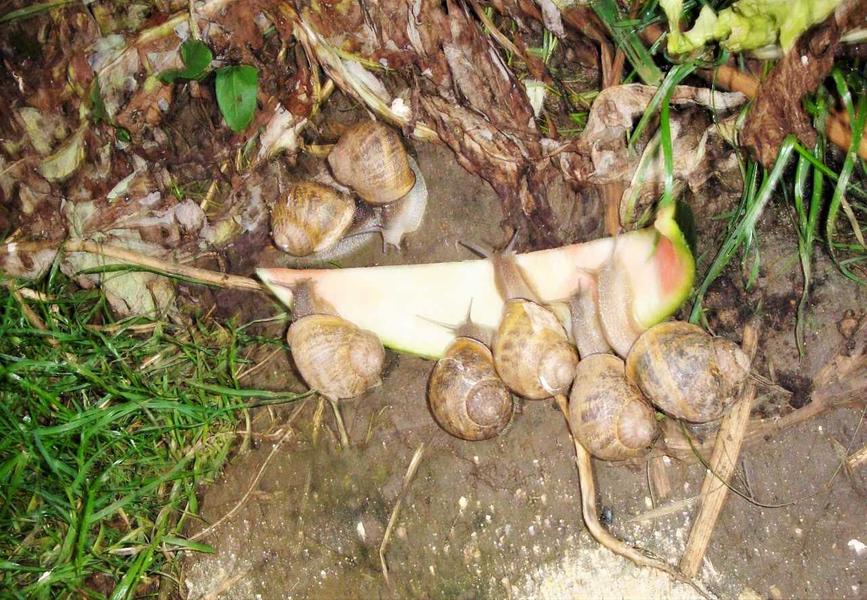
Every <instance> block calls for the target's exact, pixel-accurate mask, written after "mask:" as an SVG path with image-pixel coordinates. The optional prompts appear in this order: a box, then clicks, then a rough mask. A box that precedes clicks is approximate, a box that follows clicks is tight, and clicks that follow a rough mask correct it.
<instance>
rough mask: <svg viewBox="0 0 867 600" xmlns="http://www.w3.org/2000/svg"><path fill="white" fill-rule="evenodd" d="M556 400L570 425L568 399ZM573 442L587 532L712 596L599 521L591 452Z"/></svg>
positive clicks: (642, 564) (637, 561)
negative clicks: (615, 534)
mask: <svg viewBox="0 0 867 600" xmlns="http://www.w3.org/2000/svg"><path fill="white" fill-rule="evenodd" d="M554 399H555V400H556V401H557V405H558V406H559V407H560V410H561V411H562V413H563V416H564V417H566V423H567V425H568V423H569V406H568V402H567V400H566V397H565V396H564V395H562V394H558V395H557V396H555V397H554ZM570 435H571V429H570ZM572 442H573V443H574V445H575V463H576V465H577V466H578V485H579V486H580V488H581V513H582V515H583V516H584V524H585V525H586V526H587V530H588V531H589V532H590V535H592V536H593V539H595V540H596V541H597V542H599V543H600V544H602V545H603V546H605V547H606V548H608V549H609V550H611V551H612V552H613V553H614V554H618V555H620V556H623V557H624V558H628V559H629V560H631V561H632V562H634V563H635V564H636V565H638V566H640V567H649V568H651V569H657V570H659V571H662V572H663V573H666V574H667V575H669V576H671V577H673V578H674V579H676V580H678V581H681V582H683V583H686V584H687V585H690V586H691V587H692V588H693V589H695V590H696V591H697V592H699V593H700V594H701V595H702V596H704V597H708V594H707V592H706V591H704V590H703V589H702V588H701V587H699V585H698V584H697V583H696V582H695V581H693V580H692V579H691V578H689V577H687V576H686V575H684V574H683V573H681V572H680V571H678V570H677V568H675V567H674V566H672V565H670V564H668V563H666V562H663V561H661V560H659V559H657V558H652V557H650V556H647V555H646V554H644V552H643V551H641V550H639V549H638V548H634V547H632V546H630V545H628V544H627V543H626V542H624V541H623V540H620V539H618V538H617V537H615V536H614V535H612V534H611V533H610V532H609V531H608V530H607V529H605V528H604V527H603V526H602V524H601V523H600V522H599V512H598V511H597V509H596V481H595V479H594V477H593V461H592V459H591V457H590V453H589V452H588V451H587V449H586V448H584V446H582V445H581V444H580V442H578V440H577V439H575V436H572Z"/></svg>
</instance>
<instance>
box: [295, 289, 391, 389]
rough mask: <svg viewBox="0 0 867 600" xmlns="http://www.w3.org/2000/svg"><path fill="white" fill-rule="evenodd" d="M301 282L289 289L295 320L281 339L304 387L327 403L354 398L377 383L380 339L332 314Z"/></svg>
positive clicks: (382, 352)
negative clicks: (286, 343) (288, 348)
mask: <svg viewBox="0 0 867 600" xmlns="http://www.w3.org/2000/svg"><path fill="white" fill-rule="evenodd" d="M311 288H312V284H310V283H309V282H303V283H301V284H299V285H298V286H297V287H296V288H295V290H294V296H295V310H294V313H295V316H296V317H297V318H296V320H295V321H294V322H293V323H292V325H291V326H290V327H289V332H288V333H287V335H286V340H287V342H288V343H289V347H290V348H291V351H292V358H293V359H294V361H295V366H296V367H298V371H299V373H300V374H301V377H302V378H303V379H304V381H305V383H307V385H308V386H309V387H310V388H311V389H314V390H316V391H317V392H319V393H321V394H322V395H323V396H326V397H327V398H329V399H331V400H339V399H345V398H354V397H355V396H359V395H361V394H363V393H364V392H366V391H367V390H369V389H370V388H372V387H375V386H377V385H379V384H380V383H381V381H382V380H381V376H380V374H381V373H382V367H383V364H384V362H385V349H384V348H383V346H382V342H381V341H380V339H379V338H378V337H377V336H376V335H375V334H374V333H371V332H370V331H366V330H364V329H361V328H360V327H358V326H356V325H355V324H353V323H351V322H349V321H347V320H346V319H344V318H342V317H340V316H338V315H336V314H333V309H331V307H330V306H329V305H327V304H326V303H324V302H322V301H321V300H320V299H319V298H318V297H317V296H316V295H315V292H314V291H313V290H312V289H311Z"/></svg>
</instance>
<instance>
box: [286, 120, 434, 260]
mask: <svg viewBox="0 0 867 600" xmlns="http://www.w3.org/2000/svg"><path fill="white" fill-rule="evenodd" d="M327 160H328V165H329V166H330V167H331V173H332V175H333V176H334V180H336V182H337V183H338V184H339V185H343V186H346V187H348V188H350V189H351V190H352V191H353V192H355V194H356V195H358V197H359V198H360V199H361V200H362V203H361V204H360V205H359V206H356V202H355V200H354V199H353V198H352V197H351V196H350V195H349V194H347V193H343V192H341V191H340V190H338V189H336V188H335V187H334V186H332V185H326V184H324V183H319V182H316V181H297V182H294V183H292V184H291V185H290V186H289V189H288V190H287V192H286V194H285V195H284V196H283V197H282V198H281V199H280V200H279V201H278V202H277V203H276V204H275V205H274V207H273V208H272V209H271V235H272V238H273V239H274V243H275V244H276V245H277V247H278V248H280V249H281V250H283V251H284V252H287V253H288V254H291V255H292V256H296V257H306V256H313V257H317V255H319V258H323V259H325V258H328V257H329V255H328V254H325V253H328V252H329V251H332V250H333V249H334V248H335V247H336V246H337V245H338V244H339V243H340V242H341V241H343V240H345V239H348V238H350V237H353V236H359V235H363V234H368V233H373V232H379V233H381V234H382V238H383V244H384V247H385V248H387V247H388V246H400V243H401V240H402V239H403V237H404V236H405V235H406V234H408V233H412V232H413V231H415V230H416V229H417V228H418V227H419V225H420V224H421V220H422V218H423V216H424V212H425V208H426V205H427V188H426V186H425V182H424V178H423V177H422V175H421V172H420V171H419V168H418V165H417V164H416V163H415V161H414V160H413V159H412V157H411V156H409V155H408V154H407V152H406V150H405V149H404V147H403V144H402V143H401V140H400V136H399V135H398V134H397V132H395V131H394V130H392V129H391V128H389V127H388V126H386V125H384V124H382V123H379V122H377V121H362V122H360V123H357V124H356V125H354V126H352V127H350V128H349V129H348V130H347V131H346V132H345V133H344V134H343V135H342V136H341V137H340V139H339V140H338V142H337V143H336V144H335V145H334V147H333V148H332V149H331V151H330V153H329V154H328V159H327Z"/></svg>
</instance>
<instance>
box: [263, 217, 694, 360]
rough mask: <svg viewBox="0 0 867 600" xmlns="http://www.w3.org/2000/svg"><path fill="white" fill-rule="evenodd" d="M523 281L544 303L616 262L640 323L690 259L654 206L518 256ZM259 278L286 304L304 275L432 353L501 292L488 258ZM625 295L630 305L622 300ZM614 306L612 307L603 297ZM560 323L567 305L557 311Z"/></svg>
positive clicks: (412, 348)
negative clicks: (626, 227)
mask: <svg viewBox="0 0 867 600" xmlns="http://www.w3.org/2000/svg"><path fill="white" fill-rule="evenodd" d="M516 259H517V261H518V264H519V265H520V266H521V267H522V269H523V270H524V273H525V274H526V276H527V278H528V280H529V282H530V284H531V285H532V286H533V288H534V289H535V290H536V292H537V293H538V294H539V296H540V298H541V299H542V300H543V301H544V302H547V303H561V302H568V300H569V298H570V297H571V296H572V295H573V294H574V293H575V292H576V291H577V290H578V289H580V287H581V286H582V282H583V284H584V286H585V287H586V285H587V284H588V283H589V282H588V281H587V278H588V277H591V276H592V274H593V273H595V272H597V271H598V270H599V269H600V268H601V267H602V266H603V265H605V264H606V263H608V262H609V261H612V260H613V261H615V264H617V265H620V266H622V270H621V271H622V276H623V277H624V278H626V280H627V283H628V285H627V287H628V289H630V290H633V291H634V298H632V302H629V303H624V305H623V306H622V307H620V309H621V310H630V312H631V315H630V316H631V320H632V321H633V322H634V323H637V324H639V325H640V326H642V327H643V328H648V327H650V326H652V325H654V324H656V323H658V322H660V321H662V320H663V319H665V318H666V317H668V316H669V315H670V314H671V313H673V312H674V311H675V310H677V308H678V306H680V304H681V303H682V302H683V300H684V299H685V298H686V296H687V295H688V294H689V290H690V288H691V287H692V281H693V273H694V268H695V267H694V262H693V259H692V255H691V254H690V252H689V249H688V247H687V245H686V242H685V241H684V239H683V236H682V235H681V233H680V230H679V229H678V227H677V224H676V223H675V222H674V220H673V215H672V214H668V213H666V214H664V215H660V217H659V218H658V219H657V222H656V223H655V225H654V227H651V228H647V229H642V230H639V231H633V232H630V233H626V234H623V235H620V236H618V237H617V238H603V239H599V240H594V241H592V242H586V243H583V244H573V245H570V246H563V247H561V248H552V249H550V250H540V251H538V252H530V253H527V254H520V255H518V256H517V257H516ZM257 273H258V275H259V278H260V279H261V280H262V281H263V282H264V283H265V284H266V285H267V286H268V287H269V288H270V289H271V290H272V291H273V292H274V294H275V295H276V296H277V298H278V299H280V300H281V301H282V302H283V303H285V304H286V305H287V306H289V307H290V308H291V306H292V286H293V285H295V284H296V283H297V282H299V281H303V280H305V279H309V280H311V281H312V282H314V283H315V290H316V293H317V294H319V296H320V297H321V298H322V299H324V300H326V301H327V302H328V303H330V304H331V305H332V306H333V307H334V309H335V310H336V311H337V313H338V314H339V315H340V316H341V317H343V318H345V319H347V320H349V321H351V322H353V323H355V324H356V325H358V326H359V327H361V328H363V329H368V330H370V331H372V332H374V333H376V334H377V335H378V336H379V337H380V339H381V340H382V342H383V344H384V345H385V346H388V347H389V348H392V349H394V350H397V351H400V352H406V353H410V354H416V355H419V356H423V357H426V358H434V359H435V358H439V357H441V356H442V355H443V353H444V351H445V349H446V347H447V346H448V345H449V344H450V343H451V341H452V340H453V339H454V332H453V331H452V330H450V329H449V328H448V327H446V326H444V325H442V324H452V325H459V324H460V323H462V322H463V321H464V319H465V318H466V314H467V309H468V308H469V307H470V305H471V304H472V315H471V317H472V320H473V322H474V323H477V324H479V325H482V326H485V327H490V328H491V329H494V328H496V326H497V325H498V323H499V321H500V316H501V312H502V308H503V300H502V298H500V295H499V294H498V292H497V288H496V285H495V283H494V273H493V268H492V264H491V261H490V260H470V261H463V262H450V263H434V264H421V265H398V266H380V267H359V268H351V269H300V270H296V269H276V268H275V269H258V270H257ZM628 305H631V308H630V307H629V306H628ZM609 309H610V310H618V308H617V307H609ZM557 312H558V314H559V316H560V317H561V319H564V326H565V327H566V329H567V331H568V330H569V329H570V327H569V323H568V311H564V310H559V311H557Z"/></svg>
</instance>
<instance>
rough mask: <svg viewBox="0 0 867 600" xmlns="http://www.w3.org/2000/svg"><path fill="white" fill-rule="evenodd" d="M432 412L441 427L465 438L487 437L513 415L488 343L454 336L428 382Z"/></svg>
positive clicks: (497, 431)
mask: <svg viewBox="0 0 867 600" xmlns="http://www.w3.org/2000/svg"><path fill="white" fill-rule="evenodd" d="M428 402H429V404H430V411H431V414H432V415H433V416H434V419H435V420H436V422H437V423H439V425H440V427H442V428H443V429H445V430H446V431H447V432H448V433H450V434H452V435H453V436H455V437H459V438H461V439H464V440H472V441H477V440H487V439H490V438H492V437H494V436H496V435H497V434H499V433H500V432H501V431H502V430H503V429H504V428H505V427H506V425H508V424H509V421H511V419H512V409H513V405H512V396H511V394H510V393H509V390H508V389H507V388H506V385H505V384H504V383H503V381H502V380H501V379H500V378H499V377H498V376H497V372H496V370H495V369H494V359H493V357H492V356H491V351H490V350H488V348H487V346H485V345H484V344H482V343H481V342H479V341H478V340H474V339H472V338H468V337H459V338H457V339H456V340H455V341H454V342H452V344H451V345H450V346H449V347H448V349H447V350H446V353H445V356H443V358H441V359H439V361H437V364H436V365H435V366H434V369H433V372H432V373H431V377H430V381H429V382H428Z"/></svg>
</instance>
